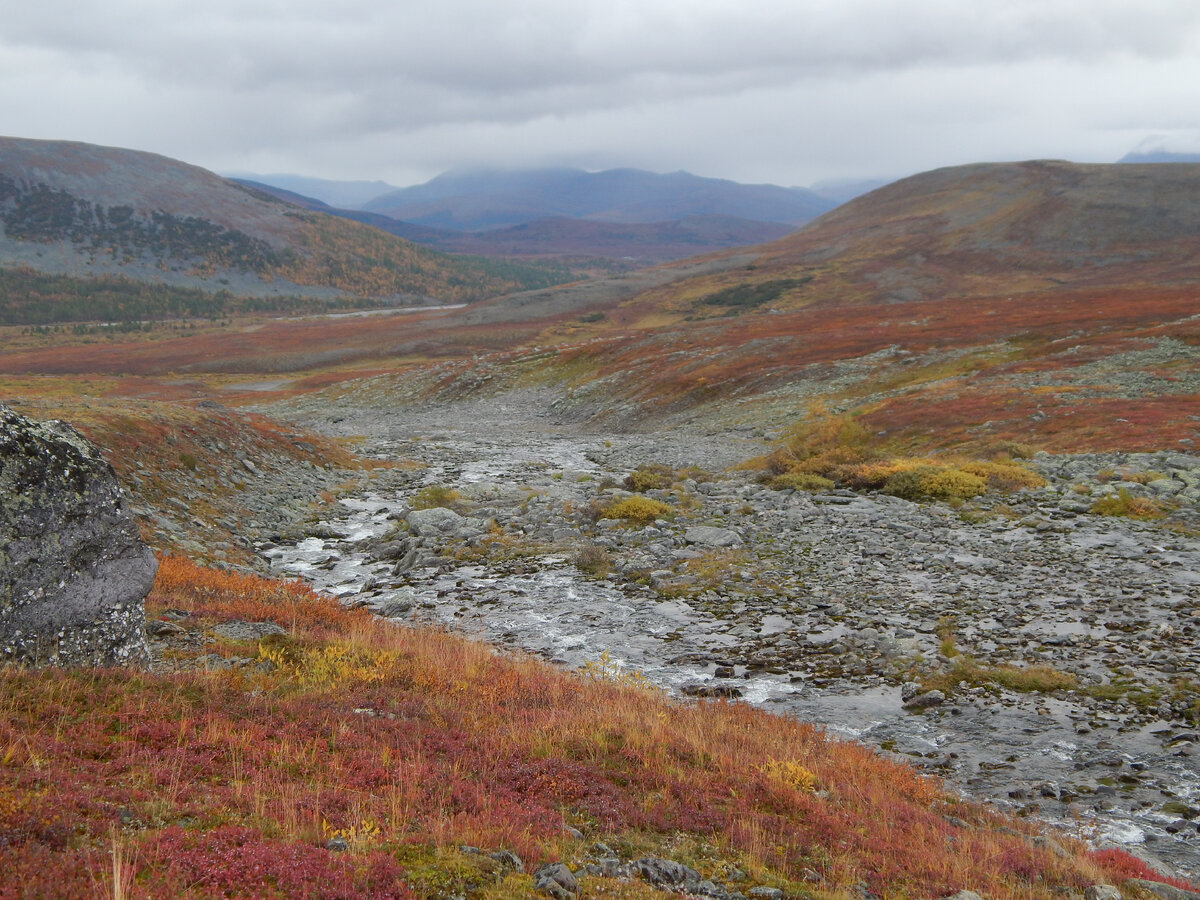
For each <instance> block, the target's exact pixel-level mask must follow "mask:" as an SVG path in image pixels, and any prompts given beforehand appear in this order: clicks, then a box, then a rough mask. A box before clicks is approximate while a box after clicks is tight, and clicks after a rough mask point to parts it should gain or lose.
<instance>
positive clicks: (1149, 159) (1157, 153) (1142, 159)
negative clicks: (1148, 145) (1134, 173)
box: [1117, 150, 1200, 163]
mask: <svg viewBox="0 0 1200 900" xmlns="http://www.w3.org/2000/svg"><path fill="white" fill-rule="evenodd" d="M1117 162H1119V163H1196V162H1200V153H1171V152H1170V151H1168V150H1148V151H1145V152H1143V153H1139V152H1138V151H1136V150H1135V151H1133V152H1131V153H1126V154H1125V155H1124V156H1122V157H1121V158H1120V159H1118V160H1117Z"/></svg>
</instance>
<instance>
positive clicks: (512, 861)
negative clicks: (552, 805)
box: [488, 850, 1120, 900]
mask: <svg viewBox="0 0 1200 900" xmlns="http://www.w3.org/2000/svg"><path fill="white" fill-rule="evenodd" d="M488 856H489V857H490V858H491V859H494V860H495V861H496V862H498V863H500V865H502V866H504V868H506V869H511V870H512V871H514V872H516V873H517V874H518V875H520V874H523V873H524V872H525V863H524V862H523V861H522V860H521V857H519V856H517V854H515V853H513V852H512V851H511V850H497V851H496V852H495V853H489V854H488ZM1117 900H1120V898H1119V897H1118V898H1117Z"/></svg>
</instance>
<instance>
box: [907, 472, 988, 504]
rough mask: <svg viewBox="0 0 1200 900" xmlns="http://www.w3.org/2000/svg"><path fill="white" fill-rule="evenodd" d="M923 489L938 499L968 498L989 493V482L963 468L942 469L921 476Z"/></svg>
mask: <svg viewBox="0 0 1200 900" xmlns="http://www.w3.org/2000/svg"><path fill="white" fill-rule="evenodd" d="M921 489H922V490H923V491H924V492H925V493H926V494H927V495H928V496H930V497H933V498H934V499H937V500H966V499H968V498H970V497H978V496H979V495H980V494H985V493H987V482H986V481H984V480H983V479H982V478H980V477H979V476H978V475H972V474H971V473H970V472H964V471H963V470H962V469H940V470H938V471H936V472H930V473H929V474H927V475H922V476H921Z"/></svg>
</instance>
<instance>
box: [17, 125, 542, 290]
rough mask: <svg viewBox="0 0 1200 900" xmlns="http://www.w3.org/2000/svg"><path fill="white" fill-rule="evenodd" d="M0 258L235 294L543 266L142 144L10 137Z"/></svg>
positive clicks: (28, 267) (476, 282)
mask: <svg viewBox="0 0 1200 900" xmlns="http://www.w3.org/2000/svg"><path fill="white" fill-rule="evenodd" d="M0 227H2V231H0V267H3V268H2V271H5V272H9V273H11V272H12V271H13V270H14V269H21V270H22V272H23V273H24V274H25V275H28V273H31V272H32V273H41V274H43V275H46V276H57V277H64V276H65V277H69V278H76V279H78V278H84V279H91V278H94V277H96V276H107V277H110V278H112V277H116V278H119V279H127V280H131V281H133V282H150V283H155V284H160V285H167V286H173V287H175V288H193V289H194V288H199V289H203V290H206V291H218V290H220V291H227V292H228V293H230V294H233V295H238V296H255V297H280V296H297V295H302V296H307V297H317V298H325V299H331V298H338V297H345V296H365V297H376V298H390V299H393V300H395V299H400V298H403V299H404V300H405V301H406V302H415V303H422V302H428V299H429V298H432V299H435V300H437V301H439V302H455V301H470V300H477V299H480V298H482V297H485V296H489V295H492V294H497V293H503V292H505V291H510V290H513V289H518V288H521V287H531V286H537V285H545V284H547V283H552V281H553V277H552V276H550V275H548V273H547V272H546V271H545V270H535V269H528V268H524V269H523V268H521V267H519V266H501V267H497V266H495V265H492V264H489V263H487V262H485V261H469V260H455V259H451V258H448V257H446V256H443V255H440V254H437V253H434V252H432V251H430V250H428V249H425V248H422V247H418V246H415V245H413V244H412V243H409V242H407V241H403V240H400V239H397V238H396V237H394V236H392V235H389V234H385V233H383V232H380V231H378V230H377V229H374V228H371V227H368V226H365V225H362V224H357V223H353V222H347V221H345V220H343V219H339V218H335V217H332V216H326V215H322V214H319V213H315V212H311V211H308V210H305V209H303V208H300V207H297V206H294V205H291V204H288V203H285V202H282V201H280V200H279V199H278V198H276V197H272V196H270V195H267V194H265V193H261V192H257V191H254V190H251V189H248V188H246V187H245V186H242V185H239V184H236V183H234V182H231V181H228V180H226V179H224V178H220V177H219V176H217V175H214V174H213V173H211V172H208V171H206V170H204V169H201V168H198V167H196V166H191V165H188V164H186V163H182V162H178V161H176V160H172V159H168V158H166V157H162V156H157V155H155V154H151V153H143V152H139V151H133V150H122V149H115V148H108V147H98V146H94V145H90V144H82V143H73V142H63V141H33V140H23V139H18V138H3V139H0Z"/></svg>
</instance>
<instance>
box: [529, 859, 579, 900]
mask: <svg viewBox="0 0 1200 900" xmlns="http://www.w3.org/2000/svg"><path fill="white" fill-rule="evenodd" d="M533 886H534V887H535V888H537V889H538V890H539V891H545V892H546V893H547V894H549V895H550V896H551V897H553V898H554V900H569V898H571V897H573V896H576V895H578V894H579V883H578V882H577V881H576V880H575V876H574V875H572V874H571V870H570V869H568V868H567V867H566V865H564V864H563V863H560V862H557V863H546V864H545V865H544V866H541V867H539V868H538V869H537V870H536V871H535V872H534V873H533Z"/></svg>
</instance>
